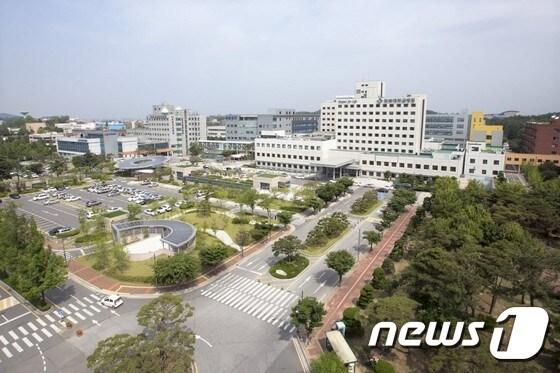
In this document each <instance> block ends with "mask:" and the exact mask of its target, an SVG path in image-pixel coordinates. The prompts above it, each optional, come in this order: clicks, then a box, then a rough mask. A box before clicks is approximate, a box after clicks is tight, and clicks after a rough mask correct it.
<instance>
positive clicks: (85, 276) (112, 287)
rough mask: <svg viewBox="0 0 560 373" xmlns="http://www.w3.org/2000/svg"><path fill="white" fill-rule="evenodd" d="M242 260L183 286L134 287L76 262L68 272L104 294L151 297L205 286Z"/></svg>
mask: <svg viewBox="0 0 560 373" xmlns="http://www.w3.org/2000/svg"><path fill="white" fill-rule="evenodd" d="M293 231H294V227H293V226H292V225H290V227H289V229H288V230H281V231H277V232H274V233H273V234H271V235H270V236H269V237H268V238H265V239H263V240H260V241H259V242H255V243H253V244H252V245H249V246H247V247H246V248H244V250H243V252H244V256H247V255H250V254H252V253H253V252H255V251H257V250H260V249H262V248H264V247H265V246H267V245H269V244H270V243H271V242H273V241H275V240H277V239H278V238H280V237H281V236H283V235H287V234H290V233H292V232H293ZM241 259H243V258H242V257H241V253H237V254H235V255H234V256H232V257H230V258H229V259H228V260H226V261H225V262H224V263H222V264H221V265H219V266H217V267H214V268H212V269H210V270H208V271H207V272H205V273H202V274H201V275H199V276H198V277H197V278H195V279H194V280H192V281H189V282H188V283H185V284H181V285H169V286H153V285H142V284H138V285H134V284H128V283H122V282H119V281H118V280H116V279H113V278H111V277H108V276H106V275H104V274H103V273H101V272H99V271H96V270H94V269H93V268H90V267H87V266H84V265H82V264H80V263H78V262H76V261H74V260H71V261H69V262H68V272H69V274H70V277H73V278H75V279H76V280H77V281H80V282H84V283H87V285H89V286H93V287H95V288H97V289H99V290H101V291H103V292H109V293H119V294H120V295H150V294H156V293H160V292H166V291H179V290H185V289H189V288H194V287H197V286H200V285H202V284H204V283H205V282H206V281H208V280H210V279H211V278H213V277H215V276H216V275H218V274H220V273H222V272H223V271H226V270H227V269H229V268H231V267H233V266H234V265H236V264H237V263H238V262H239V261H240V260H241Z"/></svg>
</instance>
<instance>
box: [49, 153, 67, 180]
mask: <svg viewBox="0 0 560 373" xmlns="http://www.w3.org/2000/svg"><path fill="white" fill-rule="evenodd" d="M64 171H66V161H65V160H64V158H61V157H57V158H55V159H54V161H52V162H51V172H54V173H55V175H56V176H57V177H58V176H60V174H61V173H63V172H64Z"/></svg>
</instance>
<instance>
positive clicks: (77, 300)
mask: <svg viewBox="0 0 560 373" xmlns="http://www.w3.org/2000/svg"><path fill="white" fill-rule="evenodd" d="M72 298H74V299H76V302H78V304H79V305H80V307H85V306H86V304H85V303H84V302H82V301H81V300H79V299H78V298H76V297H75V296H73V295H72Z"/></svg>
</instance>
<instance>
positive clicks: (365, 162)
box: [362, 159, 457, 172]
mask: <svg viewBox="0 0 560 373" xmlns="http://www.w3.org/2000/svg"><path fill="white" fill-rule="evenodd" d="M362 164H363V165H370V166H384V167H399V168H415V169H417V170H420V169H424V170H429V169H431V170H432V171H447V169H448V168H449V171H450V172H456V171H457V167H455V166H450V167H447V166H439V165H437V164H434V165H432V166H431V168H430V165H428V164H420V163H414V164H413V163H406V164H405V163H404V162H399V163H398V166H397V162H387V161H383V162H382V161H375V162H374V161H368V160H366V159H363V160H362ZM405 165H406V166H405Z"/></svg>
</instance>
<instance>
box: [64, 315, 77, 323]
mask: <svg viewBox="0 0 560 373" xmlns="http://www.w3.org/2000/svg"><path fill="white" fill-rule="evenodd" d="M66 318H67V319H68V320H70V322H71V323H72V324H77V323H78V322H77V321H76V319H75V318H73V317H72V316H67V317H66Z"/></svg>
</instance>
